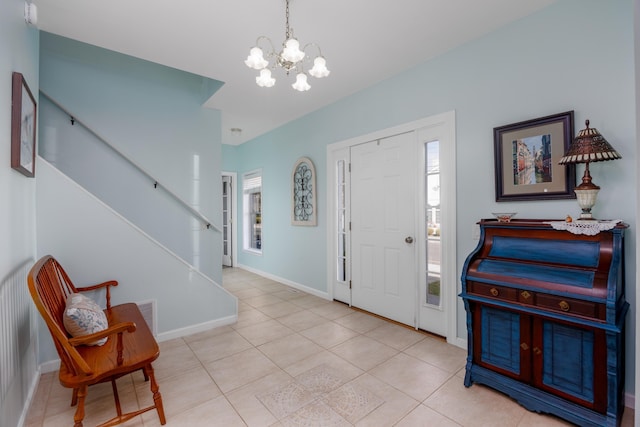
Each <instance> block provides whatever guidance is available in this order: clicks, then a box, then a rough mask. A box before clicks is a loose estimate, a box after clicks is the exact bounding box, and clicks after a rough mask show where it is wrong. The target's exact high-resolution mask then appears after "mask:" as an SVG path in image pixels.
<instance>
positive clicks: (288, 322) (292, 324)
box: [278, 309, 329, 332]
mask: <svg viewBox="0 0 640 427" xmlns="http://www.w3.org/2000/svg"><path fill="white" fill-rule="evenodd" d="M278 322H280V323H282V324H283V325H285V326H287V327H289V328H291V329H293V330H294V331H297V332H299V331H302V330H304V329H309V328H312V327H314V326H317V325H319V324H322V323H327V322H329V320H327V319H326V318H325V317H322V316H319V315H317V314H315V313H312V312H310V311H308V310H304V309H303V310H302V311H298V312H296V313H293V314H289V315H287V316H283V317H279V318H278Z"/></svg>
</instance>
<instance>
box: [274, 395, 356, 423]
mask: <svg viewBox="0 0 640 427" xmlns="http://www.w3.org/2000/svg"><path fill="white" fill-rule="evenodd" d="M280 425H282V426H284V427H300V426H317V427H324V426H335V427H349V426H351V424H350V423H349V422H348V421H347V420H345V419H344V418H342V417H341V416H340V415H338V414H337V413H336V412H335V411H333V410H332V409H331V408H330V407H329V406H328V405H327V404H326V403H324V402H323V401H320V400H317V401H315V402H313V403H311V404H309V405H306V406H304V407H302V408H301V409H299V410H298V411H297V412H295V413H293V414H291V415H289V416H288V417H287V418H285V419H283V420H282V421H281V422H280Z"/></svg>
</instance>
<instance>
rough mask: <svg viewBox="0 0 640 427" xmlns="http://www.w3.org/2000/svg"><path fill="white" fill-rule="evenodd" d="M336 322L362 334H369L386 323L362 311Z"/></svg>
mask: <svg viewBox="0 0 640 427" xmlns="http://www.w3.org/2000/svg"><path fill="white" fill-rule="evenodd" d="M334 321H335V322H336V323H339V324H341V325H342V326H346V327H347V328H349V329H352V330H354V331H356V332H359V333H361V334H364V333H367V332H369V331H370V330H372V329H375V328H377V327H379V326H382V325H384V324H385V323H386V322H385V321H384V320H383V319H380V318H378V317H375V316H372V315H370V314H367V313H362V312H360V311H355V312H353V313H351V314H348V315H346V316H343V317H340V318H338V319H336V320H334Z"/></svg>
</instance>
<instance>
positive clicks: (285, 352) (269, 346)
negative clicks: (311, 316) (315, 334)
mask: <svg viewBox="0 0 640 427" xmlns="http://www.w3.org/2000/svg"><path fill="white" fill-rule="evenodd" d="M258 350H260V351H261V352H262V353H264V354H265V355H266V356H267V357H268V358H269V359H270V360H271V361H273V362H274V363H275V364H276V365H278V366H279V367H280V368H286V367H287V366H289V365H291V364H293V363H295V362H298V361H300V360H302V359H305V358H307V357H308V356H311V355H312V354H316V353H318V352H319V351H321V350H322V348H321V347H320V346H318V345H317V344H315V343H313V341H311V340H309V339H307V338H305V337H303V336H302V335H299V334H292V335H287V336H285V337H282V338H279V339H277V340H273V341H270V342H268V343H266V344H263V345H261V346H259V347H258Z"/></svg>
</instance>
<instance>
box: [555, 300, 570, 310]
mask: <svg viewBox="0 0 640 427" xmlns="http://www.w3.org/2000/svg"><path fill="white" fill-rule="evenodd" d="M558 306H560V310H562V311H569V309H570V308H571V306H570V305H569V303H568V302H566V301H564V300H562V301H560V302H559V303H558Z"/></svg>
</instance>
